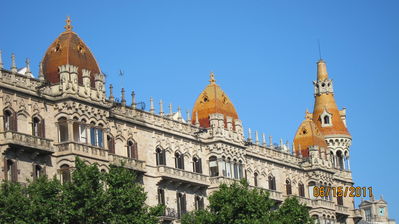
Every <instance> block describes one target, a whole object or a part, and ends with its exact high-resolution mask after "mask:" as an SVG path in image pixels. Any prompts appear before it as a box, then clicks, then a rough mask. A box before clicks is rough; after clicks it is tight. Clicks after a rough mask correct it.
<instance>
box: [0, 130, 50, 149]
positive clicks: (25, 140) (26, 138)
mask: <svg viewBox="0 0 399 224" xmlns="http://www.w3.org/2000/svg"><path fill="white" fill-rule="evenodd" d="M0 142H1V143H2V144H12V145H17V146H20V147H24V148H29V149H32V150H40V151H42V152H47V153H53V152H54V148H53V146H52V140H50V139H45V138H41V137H37V136H33V135H28V134H23V133H19V132H14V131H6V132H1V133H0Z"/></svg>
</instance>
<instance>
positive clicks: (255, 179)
mask: <svg viewBox="0 0 399 224" xmlns="http://www.w3.org/2000/svg"><path fill="white" fill-rule="evenodd" d="M254 186H255V187H257V186H258V173H254Z"/></svg>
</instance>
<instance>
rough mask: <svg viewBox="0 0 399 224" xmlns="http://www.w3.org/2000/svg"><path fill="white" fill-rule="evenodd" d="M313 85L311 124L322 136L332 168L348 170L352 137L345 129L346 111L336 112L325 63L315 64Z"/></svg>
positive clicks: (332, 90) (331, 85)
mask: <svg viewBox="0 0 399 224" xmlns="http://www.w3.org/2000/svg"><path fill="white" fill-rule="evenodd" d="M313 85H314V97H315V103H314V109H313V116H312V119H313V122H314V123H315V124H316V126H317V128H318V129H319V130H320V132H321V133H322V134H323V136H324V139H325V141H326V143H327V145H328V149H329V151H330V158H331V160H332V161H331V162H332V165H333V167H334V168H337V169H341V170H349V169H350V164H349V147H350V145H351V141H352V137H351V135H350V134H349V131H348V129H347V127H346V119H345V118H346V111H345V109H342V110H338V107H337V104H336V102H335V98H334V89H333V81H332V80H331V79H329V77H328V72H327V65H326V63H325V62H324V61H323V60H322V59H320V60H319V61H318V62H317V80H316V81H314V82H313Z"/></svg>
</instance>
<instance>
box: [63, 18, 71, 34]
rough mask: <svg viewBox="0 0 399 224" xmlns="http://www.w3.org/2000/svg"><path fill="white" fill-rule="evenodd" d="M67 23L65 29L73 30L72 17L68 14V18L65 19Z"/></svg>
mask: <svg viewBox="0 0 399 224" xmlns="http://www.w3.org/2000/svg"><path fill="white" fill-rule="evenodd" d="M65 22H66V25H65V26H64V28H65V31H68V32H70V31H72V28H73V26H72V25H71V18H70V17H69V16H67V19H66V20H65Z"/></svg>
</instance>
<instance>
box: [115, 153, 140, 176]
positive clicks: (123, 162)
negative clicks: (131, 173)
mask: <svg viewBox="0 0 399 224" xmlns="http://www.w3.org/2000/svg"><path fill="white" fill-rule="evenodd" d="M108 158H109V162H110V163H111V164H113V165H115V166H122V167H124V168H127V169H131V170H136V171H140V172H145V162H144V161H141V160H137V159H133V158H129V157H125V156H119V155H115V154H109V155H108Z"/></svg>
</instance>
